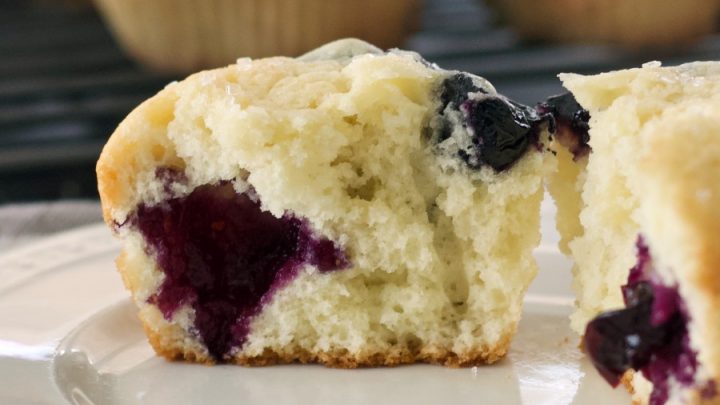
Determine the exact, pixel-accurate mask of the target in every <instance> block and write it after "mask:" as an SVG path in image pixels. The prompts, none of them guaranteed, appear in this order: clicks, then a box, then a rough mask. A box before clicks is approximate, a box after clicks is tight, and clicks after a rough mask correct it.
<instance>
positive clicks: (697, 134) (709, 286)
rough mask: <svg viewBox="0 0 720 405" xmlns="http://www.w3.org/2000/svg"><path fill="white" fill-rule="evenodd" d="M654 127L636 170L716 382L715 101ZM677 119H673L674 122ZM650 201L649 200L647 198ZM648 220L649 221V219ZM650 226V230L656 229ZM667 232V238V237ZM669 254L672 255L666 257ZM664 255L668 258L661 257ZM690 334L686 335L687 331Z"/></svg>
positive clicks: (719, 249)
mask: <svg viewBox="0 0 720 405" xmlns="http://www.w3.org/2000/svg"><path fill="white" fill-rule="evenodd" d="M673 115H674V117H673V116H668V117H665V118H664V119H661V120H660V121H659V122H658V125H657V128H655V129H656V130H658V131H661V130H662V131H664V132H662V133H661V132H658V134H657V135H656V136H653V137H652V138H650V141H649V147H648V151H649V152H648V154H647V156H646V157H645V159H644V161H643V166H642V170H643V173H644V174H645V175H646V178H647V179H648V181H649V182H651V184H652V186H653V187H655V188H658V187H662V190H663V191H662V195H658V196H655V197H654V198H653V203H654V205H655V206H656V208H655V209H654V211H653V213H654V216H653V218H654V221H653V222H654V223H655V224H657V223H658V222H659V221H663V218H662V217H661V216H663V215H664V216H665V217H666V218H675V220H674V221H670V220H668V219H665V220H664V221H667V222H669V224H668V225H667V226H666V227H665V228H660V227H658V228H657V230H656V233H660V234H659V235H655V240H654V242H656V243H657V244H658V246H656V248H657V249H659V250H660V251H661V253H664V252H662V250H665V251H667V252H669V253H670V255H672V256H671V257H670V259H669V260H671V261H672V263H669V265H670V266H672V267H673V271H674V273H675V276H676V277H677V280H678V282H679V284H680V288H681V292H684V298H685V301H686V302H687V304H688V306H689V308H690V312H691V316H692V317H693V320H692V327H693V328H694V332H695V335H694V336H693V339H694V341H695V342H696V343H697V345H698V347H699V348H700V352H701V353H700V356H701V360H704V361H703V363H704V364H703V365H704V367H705V368H706V372H707V373H708V374H709V376H710V377H712V378H715V379H716V380H717V379H718V377H720V348H718V347H717V342H720V313H718V311H717V308H720V277H718V271H719V270H720V238H718V235H720V101H718V100H715V101H709V100H708V101H699V102H698V103H697V104H696V105H691V106H688V107H686V108H683V109H681V110H678V111H673ZM678 117H679V118H678ZM651 197H652V196H651ZM649 220H652V218H649ZM655 224H651V225H653V226H658V225H655ZM670 233H672V235H668V234H670ZM670 251H672V252H670ZM664 256H668V253H665V254H664ZM692 331H693V330H691V332H692Z"/></svg>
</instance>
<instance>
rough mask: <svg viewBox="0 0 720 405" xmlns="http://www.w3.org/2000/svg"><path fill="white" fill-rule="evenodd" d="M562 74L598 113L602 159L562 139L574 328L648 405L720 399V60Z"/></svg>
mask: <svg viewBox="0 0 720 405" xmlns="http://www.w3.org/2000/svg"><path fill="white" fill-rule="evenodd" d="M560 77H561V79H562V80H563V82H564V85H565V86H566V87H567V88H568V90H570V91H571V92H572V94H573V95H574V97H575V98H576V99H577V101H578V102H579V104H580V106H582V108H583V109H585V110H587V111H588V113H589V116H590V119H589V143H588V145H589V147H590V153H589V154H588V155H587V157H586V158H584V159H577V158H576V157H575V156H574V155H573V153H572V150H568V148H569V147H568V146H567V144H566V145H561V144H562V142H559V141H558V144H559V145H558V148H560V149H563V147H562V146H564V148H565V149H566V151H565V152H564V154H563V152H562V150H561V151H559V152H558V160H559V164H558V167H559V168H560V169H563V168H564V167H568V166H570V167H574V171H567V170H566V171H564V172H563V171H560V172H557V173H556V174H553V175H552V176H551V178H550V187H549V188H550V191H551V193H552V194H553V197H554V198H555V199H556V201H557V202H558V208H559V213H558V228H559V230H560V232H561V233H562V237H563V241H564V242H565V243H566V245H565V246H564V251H566V252H567V253H569V254H570V255H571V256H572V258H573V259H574V261H575V266H574V269H573V273H574V282H573V283H574V284H573V287H574V289H575V291H576V296H577V310H576V312H575V313H574V314H573V316H572V318H571V323H572V326H573V328H574V329H575V330H576V331H577V332H578V333H581V334H583V333H586V345H587V348H588V351H589V352H590V354H592V353H593V352H594V353H595V357H596V359H595V360H599V361H596V364H598V366H599V368H600V370H601V372H602V373H603V375H604V376H605V377H606V378H607V379H608V380H609V381H610V382H612V383H617V382H618V381H619V379H620V377H621V376H622V375H623V373H624V371H625V370H628V369H635V370H639V372H635V373H632V374H631V373H625V376H626V377H627V378H630V379H631V380H632V387H633V389H634V391H635V394H634V399H635V400H636V401H638V402H640V403H650V404H652V405H660V404H666V403H672V404H685V403H693V404H694V403H713V404H714V403H720V399H719V398H718V396H717V393H716V391H717V389H716V381H717V380H718V376H720V348H719V347H718V346H719V345H718V344H717V343H718V342H720V313H718V311H716V310H715V309H713V308H718V305H720V278H718V277H717V269H718V268H720V239H718V238H717V235H718V234H720V213H719V212H718V210H717V207H718V206H720V64H718V63H715V62H698V63H692V64H687V65H681V66H677V67H662V66H660V64H659V63H650V64H646V65H644V66H643V67H642V68H638V69H629V70H623V71H617V72H610V73H605V74H600V75H596V76H581V75H572V74H563V75H561V76H560ZM573 158H575V159H573ZM573 165H574V166H573ZM553 183H555V185H554V186H553ZM577 213H579V215H578V214H577ZM639 234H642V236H643V239H642V241H641V242H640V243H638V247H639V248H636V243H635V242H636V240H637V238H638V235H639ZM561 247H562V246H561ZM638 252H639V254H637V253H638ZM636 254H637V256H636ZM640 268H642V269H644V270H643V271H638V269H640ZM631 269H632V271H631ZM639 274H642V276H638V275H639ZM621 286H625V287H623V288H621ZM623 293H624V295H623ZM623 308H626V309H623ZM600 314H601V315H600ZM598 315H599V316H598ZM593 319H594V320H593ZM591 320H593V321H592V322H591V323H590V325H588V323H589V322H590V321H591ZM608 326H610V328H608ZM586 327H587V332H586ZM610 329H614V330H613V331H610ZM612 335H614V336H615V338H614V339H612V338H608V337H609V336H612ZM623 337H624V338H623ZM643 337H644V338H643ZM623 339H624V341H623ZM643 342H644V343H643ZM636 343H637V345H635V344H636ZM604 345H610V346H604ZM610 347H614V348H615V349H617V350H615V351H614V352H613V350H612V349H610ZM603 353H604V354H603ZM613 356H615V357H614V358H612V357H613ZM628 376H630V377H628Z"/></svg>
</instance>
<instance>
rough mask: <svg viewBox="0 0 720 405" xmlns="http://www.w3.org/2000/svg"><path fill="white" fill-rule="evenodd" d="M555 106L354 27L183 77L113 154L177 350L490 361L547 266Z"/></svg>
mask: <svg viewBox="0 0 720 405" xmlns="http://www.w3.org/2000/svg"><path fill="white" fill-rule="evenodd" d="M551 127H552V117H550V116H549V115H547V114H546V115H540V114H537V112H536V111H535V109H533V108H529V107H526V106H523V105H519V104H516V103H514V102H512V101H510V100H508V99H506V98H505V97H503V96H501V95H499V94H497V92H496V91H495V89H494V88H493V87H492V86H491V85H490V84H489V83H488V82H487V81H485V80H484V79H482V78H480V77H477V76H473V75H470V74H467V73H462V72H457V71H447V70H442V69H440V68H438V67H436V66H434V65H431V64H429V63H427V62H426V61H424V60H423V59H422V58H420V57H419V56H418V55H417V54H414V53H410V52H404V51H400V50H393V51H390V52H382V51H380V50H379V49H377V48H375V47H373V46H371V45H369V44H366V43H363V42H361V41H357V40H344V41H340V42H337V43H333V44H329V45H327V46H325V47H322V48H320V49H318V50H315V51H313V52H311V53H309V54H306V55H304V56H302V57H300V58H298V59H291V58H285V57H275V58H268V59H258V60H249V59H245V60H239V61H238V62H237V64H234V65H231V66H229V67H226V68H223V69H219V70H211V71H205V72H201V73H198V74H195V75H193V76H190V77H189V78H188V79H186V80H184V81H182V82H179V83H172V84H170V85H168V86H167V87H166V88H165V89H164V90H162V91H161V92H160V93H159V94H157V95H156V96H154V97H153V98H151V99H150V100H148V101H146V102H145V103H143V104H142V105H140V106H139V107H138V108H137V109H136V110H135V111H133V112H132V113H131V114H130V115H129V116H128V117H127V118H126V119H125V120H124V121H123V122H122V123H121V124H120V126H119V127H118V128H117V130H116V131H115V133H114V134H113V135H112V137H111V138H110V140H109V141H108V143H107V145H106V146H105V148H104V150H103V152H102V155H101V157H100V160H99V161H98V164H97V174H98V183H99V191H100V195H101V199H102V206H103V212H104V218H105V221H106V222H107V223H108V225H109V226H110V227H111V228H112V230H113V232H114V233H115V234H116V235H117V236H118V237H119V238H120V239H121V240H122V242H123V250H122V253H121V255H120V257H119V258H118V260H117V265H118V269H119V271H120V274H121V275H122V278H123V281H124V282H125V285H126V286H127V288H128V289H129V290H130V292H131V293H132V296H133V300H134V302H135V303H136V304H137V306H138V309H139V317H140V320H141V321H142V323H143V325H144V327H145V330H146V332H147V335H148V338H149V341H150V343H151V344H152V346H153V347H154V348H155V350H156V351H157V352H158V353H159V354H161V355H163V356H165V357H167V358H170V359H185V360H189V361H196V362H203V363H216V362H229V363H237V364H243V365H265V364H273V363H287V362H318V363H323V364H325V365H329V366H337V367H357V366H361V365H363V366H378V365H396V364H400V363H411V362H430V363H439V364H444V365H448V366H461V365H472V364H478V363H492V362H494V361H496V360H498V359H499V358H500V357H502V356H503V355H504V354H505V353H506V351H507V349H508V344H509V342H510V339H511V337H512V336H513V333H514V332H515V330H516V327H517V323H518V320H519V319H520V314H521V310H522V301H523V295H524V293H525V291H526V289H527V287H528V284H529V283H530V281H531V280H532V279H533V277H534V275H535V273H536V263H535V261H534V259H533V256H532V250H533V248H534V247H535V246H536V245H537V244H538V243H539V240H540V233H539V204H540V201H541V199H542V196H543V177H544V174H545V173H546V172H547V171H548V170H551V169H552V168H553V163H554V160H553V155H552V154H549V153H547V144H548V132H547V129H549V128H551Z"/></svg>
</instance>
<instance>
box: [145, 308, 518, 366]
mask: <svg viewBox="0 0 720 405" xmlns="http://www.w3.org/2000/svg"><path fill="white" fill-rule="evenodd" d="M141 321H142V319H141ZM143 326H144V328H145V333H146V335H147V336H148V341H149V342H150V345H151V346H152V347H153V349H154V350H155V352H156V353H157V354H159V355H161V356H163V357H165V358H166V359H167V360H170V361H183V360H184V361H188V362H192V363H201V364H205V365H213V364H215V363H216V362H215V361H214V360H213V359H211V358H210V357H208V356H207V355H206V354H201V353H197V352H195V351H192V350H184V349H182V348H180V347H168V346H167V345H165V344H164V342H166V341H167V340H166V336H163V335H162V334H160V333H158V332H157V331H156V330H155V329H153V328H152V327H151V326H148V325H147V324H145V323H144V322H143ZM511 336H512V334H506V335H505V336H503V337H502V338H501V339H500V341H499V342H498V343H497V344H496V345H495V346H493V347H489V346H488V347H483V348H480V349H476V350H473V351H469V352H465V353H455V352H453V351H451V350H447V349H442V348H437V347H432V346H425V347H418V348H414V350H411V349H413V348H398V349H396V350H391V351H386V352H383V353H379V352H374V351H371V350H367V351H365V352H362V351H361V352H359V353H357V354H352V353H349V352H348V351H347V350H339V351H333V352H323V351H319V352H309V351H307V350H303V349H293V348H289V349H287V350H283V351H281V350H273V349H270V348H266V349H265V351H264V352H263V353H262V354H260V355H244V354H242V353H238V354H237V355H235V356H234V357H233V358H232V359H231V362H232V363H234V364H237V365H241V366H271V365H278V364H292V363H301V364H322V365H324V366H326V367H331V368H358V367H379V366H385V367H393V366H399V365H402V364H412V363H429V364H439V365H443V366H447V367H472V366H478V365H483V364H492V363H495V362H496V361H498V360H500V359H501V358H503V357H504V356H505V354H506V353H507V350H508V347H509V346H510V340H511Z"/></svg>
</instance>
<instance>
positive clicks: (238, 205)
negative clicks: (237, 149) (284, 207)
mask: <svg viewBox="0 0 720 405" xmlns="http://www.w3.org/2000/svg"><path fill="white" fill-rule="evenodd" d="M158 177H159V178H161V179H168V178H169V179H170V181H174V180H176V179H182V178H183V176H182V175H181V174H179V175H175V174H167V173H166V172H161V175H159V176H158ZM130 223H131V224H132V225H133V226H134V227H136V228H137V229H138V230H139V231H140V232H141V234H142V235H143V237H144V239H145V242H146V244H147V246H148V251H149V253H150V254H152V255H154V257H155V258H156V260H157V263H158V266H159V268H160V269H161V270H162V271H163V273H164V274H165V279H164V281H163V283H162V285H161V286H160V288H159V290H158V292H157V293H156V294H155V295H153V296H152V297H151V298H150V299H149V302H150V303H152V304H155V305H157V306H158V308H159V309H160V311H161V312H162V313H163V315H164V316H165V318H166V319H168V320H170V319H171V318H172V316H173V315H174V314H175V312H176V311H177V310H178V309H179V308H180V307H181V306H183V305H185V304H187V305H190V306H192V308H193V309H194V310H195V320H194V325H193V326H194V330H195V332H196V333H197V334H198V336H199V337H200V338H201V339H202V341H203V343H204V344H205V345H206V346H207V348H208V351H209V352H210V355H211V356H212V357H213V358H214V359H215V360H217V361H222V360H224V359H225V358H226V356H227V355H228V354H229V352H230V350H231V349H232V348H234V347H240V346H242V345H243V343H245V341H246V338H247V335H248V333H249V332H250V328H249V325H250V321H251V320H252V318H253V317H254V316H255V315H257V314H258V313H259V311H260V310H261V309H262V306H263V305H264V304H266V303H268V302H269V301H270V299H271V297H272V295H273V293H274V292H275V291H277V290H278V289H280V288H281V287H282V286H284V285H286V284H287V283H289V282H290V281H291V280H292V279H293V278H294V277H295V276H296V275H297V274H298V272H299V271H300V269H301V268H302V267H303V266H304V265H305V264H311V265H314V266H316V267H317V269H318V270H319V271H320V272H330V271H334V270H339V269H343V268H347V267H348V266H349V262H348V259H347V257H346V255H345V253H344V251H343V250H342V249H341V248H340V247H339V246H338V245H337V244H336V243H334V242H333V241H331V240H329V239H327V238H324V237H319V236H317V235H315V234H314V233H313V232H312V230H311V229H310V226H309V224H308V223H307V221H305V220H303V219H300V218H297V217H295V216H293V215H290V214H286V215H284V216H283V217H281V218H276V217H275V216H273V215H272V214H270V213H269V212H265V211H262V209H261V207H260V203H259V201H257V199H253V198H251V197H249V196H248V195H247V194H244V193H243V194H239V193H236V192H235V190H234V189H233V186H232V184H231V183H230V182H229V181H222V182H219V183H217V184H213V185H204V186H200V187H198V188H196V189H195V190H194V191H192V192H191V193H190V194H189V195H187V196H184V197H176V198H169V199H168V200H166V201H164V202H162V203H160V204H157V205H153V206H147V205H145V204H140V205H139V206H138V208H137V210H136V211H135V212H134V213H133V214H132V218H131V221H130Z"/></svg>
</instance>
